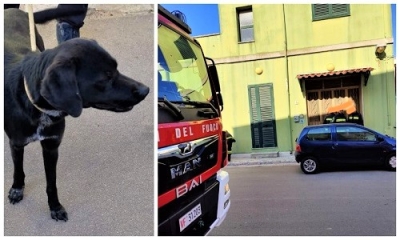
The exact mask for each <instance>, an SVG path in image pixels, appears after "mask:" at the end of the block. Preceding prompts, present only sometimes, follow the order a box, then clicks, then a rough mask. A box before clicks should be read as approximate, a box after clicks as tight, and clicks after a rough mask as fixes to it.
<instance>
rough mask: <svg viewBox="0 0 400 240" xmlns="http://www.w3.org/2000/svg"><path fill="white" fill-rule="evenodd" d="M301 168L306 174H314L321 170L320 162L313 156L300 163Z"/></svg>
mask: <svg viewBox="0 0 400 240" xmlns="http://www.w3.org/2000/svg"><path fill="white" fill-rule="evenodd" d="M300 168H301V170H302V171H303V172H304V173H305V174H313V173H317V172H318V171H319V163H318V161H317V160H316V159H315V158H313V157H306V158H304V159H303V160H302V161H301V163H300Z"/></svg>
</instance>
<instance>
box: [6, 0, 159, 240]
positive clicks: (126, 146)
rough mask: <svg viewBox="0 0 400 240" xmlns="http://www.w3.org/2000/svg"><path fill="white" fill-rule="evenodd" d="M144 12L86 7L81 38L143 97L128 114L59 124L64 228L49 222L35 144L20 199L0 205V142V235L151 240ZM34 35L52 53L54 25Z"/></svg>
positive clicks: (149, 25) (91, 114)
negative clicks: (141, 88)
mask: <svg viewBox="0 0 400 240" xmlns="http://www.w3.org/2000/svg"><path fill="white" fill-rule="evenodd" d="M117 6H118V5H113V7H117ZM146 6H147V10H146V11H143V10H140V11H134V10H135V9H134V8H135V5H130V6H125V7H122V8H123V9H124V10H126V11H124V12H120V11H118V10H112V11H109V10H108V9H107V8H105V9H96V10H94V9H91V5H90V4H89V10H90V11H88V16H87V17H86V19H85V25H84V26H83V27H82V29H81V32H80V34H81V37H84V38H90V39H95V40H96V41H97V42H98V43H99V44H100V45H101V46H103V47H104V48H105V49H106V50H107V51H108V52H109V53H110V54H111V55H112V56H113V57H114V58H115V59H116V60H117V62H118V69H119V71H120V72H121V73H123V74H125V75H126V76H129V77H131V78H133V79H135V80H138V81H140V82H142V83H144V84H146V85H147V86H149V87H150V93H149V95H148V96H147V97H146V99H144V100H143V101H142V102H141V103H139V104H138V105H136V106H135V107H134V108H133V109H132V110H131V111H130V112H126V113H113V112H107V111H102V110H96V109H84V110H83V112H82V115H81V116H80V117H78V118H72V117H70V116H69V117H67V118H66V129H65V134H64V140H63V142H62V143H61V146H60V148H59V160H58V165H57V187H58V195H59V199H60V202H61V204H62V205H63V206H64V207H65V209H66V211H67V213H68V218H69V220H68V221H67V222H64V221H58V222H56V221H55V220H53V219H51V217H50V211H49V207H48V204H47V195H46V180H45V172H44V165H43V158H42V151H41V147H40V144H39V142H34V143H31V144H29V145H28V146H27V147H26V148H25V159H24V171H25V175H26V178H25V192H24V199H23V200H22V201H21V202H19V203H17V204H15V205H12V204H10V203H9V202H8V198H7V196H8V190H9V189H10V187H11V185H12V177H13V164H12V159H11V154H10V149H9V146H8V139H7V137H6V136H5V137H4V235H6V236H153V235H154V213H153V212H154V210H153V209H154V180H153V179H154V164H153V162H154V153H153V152H154V110H153V109H154V98H153V94H154V83H153V78H154V77H153V76H154V13H153V9H152V6H151V7H149V6H150V5H146ZM146 6H145V7H146ZM38 30H39V32H40V33H41V35H42V37H43V38H44V42H45V46H46V48H52V47H54V46H56V45H57V41H56V38H55V21H51V22H49V23H47V24H45V25H40V26H38Z"/></svg>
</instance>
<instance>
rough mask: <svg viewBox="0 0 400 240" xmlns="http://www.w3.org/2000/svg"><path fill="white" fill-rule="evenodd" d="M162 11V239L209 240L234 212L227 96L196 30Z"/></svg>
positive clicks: (160, 56) (176, 17)
mask: <svg viewBox="0 0 400 240" xmlns="http://www.w3.org/2000/svg"><path fill="white" fill-rule="evenodd" d="M182 16H184V15H183V14H182V13H180V12H175V13H174V14H173V13H171V12H169V11H167V10H166V9H165V8H163V7H162V6H159V7H158V85H157V86H158V166H157V171H158V235H159V236H165V235H170V236H171V235H172V236H176V235H185V236H187V235H191V236H197V235H207V234H208V233H209V232H210V231H211V230H212V229H213V228H215V227H217V226H219V225H220V224H221V223H222V222H223V220H224V219H225V216H226V214H227V212H228V210H229V207H230V189H229V184H228V182H229V174H228V173H227V172H226V171H223V170H222V169H223V168H224V167H225V166H226V165H227V164H228V159H227V147H226V146H227V143H226V135H225V134H224V131H223V129H222V122H221V111H222V109H223V103H222V96H221V90H220V84H219V80H218V74H217V71H216V67H215V64H214V61H213V60H212V59H210V58H206V57H204V54H203V51H202V48H201V46H200V44H199V43H198V42H197V41H196V40H195V39H194V38H192V37H191V36H190V35H189V34H190V33H191V29H190V28H189V26H188V25H187V24H186V23H185V22H184V21H182Z"/></svg>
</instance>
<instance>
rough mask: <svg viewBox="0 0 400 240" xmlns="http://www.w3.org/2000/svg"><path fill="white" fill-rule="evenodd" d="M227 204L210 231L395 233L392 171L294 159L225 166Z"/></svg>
mask: <svg viewBox="0 0 400 240" xmlns="http://www.w3.org/2000/svg"><path fill="white" fill-rule="evenodd" d="M226 170H227V171H228V172H229V174H230V183H229V185H230V188H231V191H232V193H231V201H232V204H231V208H230V210H229V212H228V215H227V218H226V219H225V221H224V222H223V223H222V225H221V226H220V227H219V228H217V229H215V230H213V232H211V234H210V235H211V236H395V235H396V173H395V172H387V171H385V170H380V169H331V170H329V171H328V172H322V173H319V174H316V175H305V174H303V173H302V172H301V170H300V167H299V166H298V165H297V164H289V165H276V166H272V165H271V166H258V167H228V168H227V169H226Z"/></svg>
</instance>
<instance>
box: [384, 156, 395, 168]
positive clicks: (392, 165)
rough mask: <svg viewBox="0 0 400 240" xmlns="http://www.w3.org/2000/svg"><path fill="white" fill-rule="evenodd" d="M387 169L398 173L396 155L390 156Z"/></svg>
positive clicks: (387, 160)
mask: <svg viewBox="0 0 400 240" xmlns="http://www.w3.org/2000/svg"><path fill="white" fill-rule="evenodd" d="M386 167H387V169H389V170H390V171H396V154H395V153H391V154H389V156H388V157H387V158H386Z"/></svg>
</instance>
